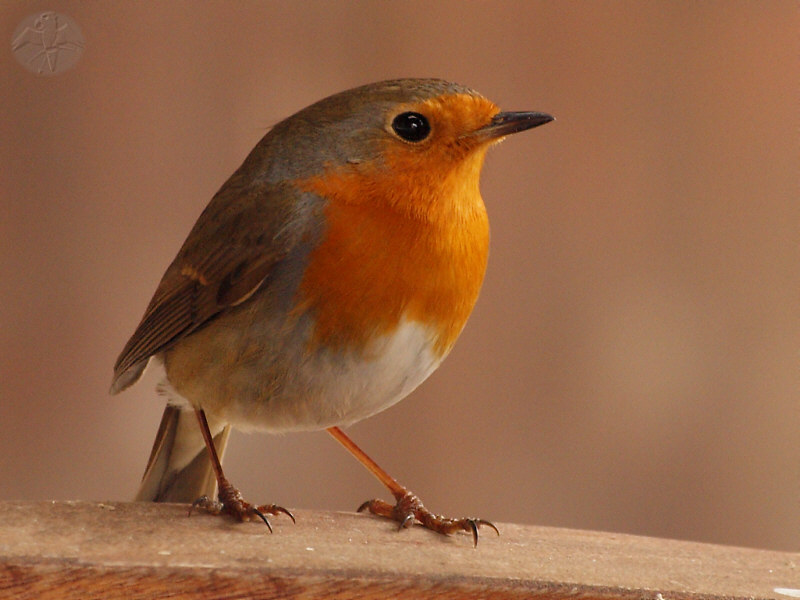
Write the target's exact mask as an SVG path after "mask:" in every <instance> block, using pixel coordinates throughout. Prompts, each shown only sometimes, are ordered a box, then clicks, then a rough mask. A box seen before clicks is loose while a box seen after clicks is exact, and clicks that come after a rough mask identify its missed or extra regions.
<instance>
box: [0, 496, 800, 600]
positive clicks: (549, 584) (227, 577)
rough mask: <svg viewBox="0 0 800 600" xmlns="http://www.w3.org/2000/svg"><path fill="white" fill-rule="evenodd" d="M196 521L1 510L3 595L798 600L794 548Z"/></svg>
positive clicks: (75, 508)
mask: <svg viewBox="0 0 800 600" xmlns="http://www.w3.org/2000/svg"><path fill="white" fill-rule="evenodd" d="M186 514H187V507H186V506H184V505H175V504H143V503H114V502H111V503H98V502H37V503H32V502H0V597H2V598H25V599H27V598H31V599H33V598H37V599H40V598H41V599H48V598H58V599H72V598H81V599H84V598H126V599H137V598H162V597H182V598H323V597H324V598H335V599H341V598H359V599H371V598H403V599H412V598H445V599H448V598H497V599H499V600H503V599H507V598H514V599H517V598H539V599H550V598H553V599H556V598H557V599H562V598H579V599H582V600H589V599H608V598H625V599H640V598H652V599H654V600H676V599H681V598H687V599H696V598H726V599H727V598H775V599H780V600H791V599H792V598H800V590H798V588H800V554H794V553H783V552H772V551H763V550H751V549H744V548H733V547H725V546H713V545H708V544H698V543H691V542H679V541H672V540H661V539H652V538H644V537H636V536H628V535H619V534H611V533H598V532H587V531H573V530H566V529H552V528H544V527H530V526H521V525H513V524H502V523H501V524H498V527H499V528H500V531H501V533H502V535H501V536H500V537H497V536H496V535H495V534H494V533H493V532H492V531H482V536H481V539H480V543H479V544H478V548H477V549H474V548H473V547H472V540H471V538H470V537H469V536H468V535H466V534H464V535H454V536H451V537H442V536H439V535H437V534H433V533H430V532H428V531H426V530H423V529H422V528H420V527H414V528H411V529H408V530H405V531H402V532H397V531H395V528H394V527H393V525H392V524H391V523H389V522H388V521H382V520H379V519H376V518H374V517H370V516H367V515H361V514H352V513H328V512H315V511H306V510H297V511H296V512H295V515H296V517H297V524H296V525H292V523H291V521H289V520H288V519H287V518H285V517H275V518H272V519H271V521H272V524H273V527H274V528H275V533H274V534H272V535H270V534H269V533H268V531H267V529H266V527H265V526H264V525H263V524H262V523H255V522H253V523H234V522H232V521H231V520H229V519H227V518H216V517H211V516H208V515H203V514H196V515H193V516H192V517H191V518H187V517H186ZM793 590H794V591H793ZM792 594H796V595H794V596H793V595H792Z"/></svg>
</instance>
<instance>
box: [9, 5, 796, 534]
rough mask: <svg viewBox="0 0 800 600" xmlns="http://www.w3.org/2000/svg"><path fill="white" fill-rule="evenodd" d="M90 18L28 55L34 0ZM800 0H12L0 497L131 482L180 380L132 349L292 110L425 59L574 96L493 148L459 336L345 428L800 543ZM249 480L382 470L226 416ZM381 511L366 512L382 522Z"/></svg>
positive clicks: (587, 502) (558, 99)
mask: <svg viewBox="0 0 800 600" xmlns="http://www.w3.org/2000/svg"><path fill="white" fill-rule="evenodd" d="M42 10H55V11H58V12H61V13H63V14H65V15H68V16H69V17H71V18H72V19H74V21H75V22H76V23H77V24H78V25H79V26H80V28H81V30H82V32H83V36H84V38H85V51H84V54H83V56H82V58H81V60H80V61H79V62H78V64H77V66H76V67H75V68H73V69H72V70H69V71H66V72H64V73H61V74H59V75H57V76H54V77H37V76H36V75H34V74H32V73H30V72H29V71H26V70H25V69H23V68H22V67H21V66H20V65H19V64H18V63H17V62H16V60H15V58H14V56H13V54H12V52H11V50H10V44H9V40H10V39H11V36H12V34H13V31H14V29H15V28H16V27H17V25H18V24H19V22H20V21H21V20H22V19H23V18H25V17H26V16H27V15H29V14H32V13H35V12H37V11H42ZM798 24H800V19H798V5H797V3H796V2H794V1H786V2H733V1H726V2H703V3H688V2H603V3H599V2H598V3H578V2H569V3H566V2H552V3H551V2H491V3H489V2H485V3H483V2H482V3H478V2H475V3H463V2H460V1H448V2H427V1H421V2H392V3H388V2H387V3H381V2H298V3H279V2H249V3H239V2H237V3H227V2H204V3H195V2H153V3H133V2H64V1H58V0H53V1H51V2H46V3H43V2H8V1H6V2H4V3H3V4H2V5H0V31H1V32H2V35H1V36H0V39H2V40H6V41H5V42H4V44H5V45H4V46H3V48H4V49H3V50H2V51H1V52H0V77H1V79H0V160H1V162H0V193H1V194H2V196H0V211H2V212H1V213H0V306H1V307H2V308H1V309H0V424H2V425H1V427H2V429H1V430H2V435H0V499H30V500H36V499H50V498H52V499H73V498H82V499H96V500H104V499H115V500H116V499H128V498H130V497H131V496H132V494H133V493H134V491H135V489H136V487H137V483H138V480H139V478H140V476H141V473H142V471H143V469H144V465H145V461H146V459H147V455H148V453H149V451H150V445H151V443H152V440H153V437H154V435H155V431H156V428H157V425H158V420H159V417H160V414H161V410H162V404H161V402H162V401H161V399H160V398H158V397H157V396H156V394H155V393H154V391H153V386H154V384H155V382H154V380H153V379H152V377H150V378H146V379H145V381H144V382H143V383H142V384H140V385H139V386H137V387H135V388H134V389H132V390H131V391H129V392H127V393H125V394H124V395H122V396H119V397H113V398H112V397H109V396H108V395H107V391H106V390H107V388H108V384H109V382H110V379H111V367H112V364H113V362H114V359H115V358H116V356H117V354H118V352H119V351H120V349H121V348H122V346H123V344H124V342H125V341H126V339H127V338H128V336H129V335H130V334H131V333H132V331H133V328H134V327H135V325H136V324H137V322H138V320H139V318H140V317H141V314H142V312H143V310H144V308H145V305H146V303H147V302H148V300H149V299H150V295H151V294H152V292H153V290H154V289H155V286H156V284H157V282H158V280H159V278H160V277H161V274H162V273H163V271H164V269H165V268H166V266H167V265H168V263H169V262H170V261H171V260H172V258H173V256H174V254H175V252H176V251H177V249H178V247H179V246H180V244H181V242H182V241H183V239H184V237H185V236H186V234H187V233H188V231H189V229H190V227H191V225H192V224H193V223H194V221H195V219H196V218H197V216H198V215H199V213H200V211H201V210H202V208H203V207H204V206H205V204H206V202H207V201H208V200H209V199H210V198H211V196H212V195H213V194H214V192H215V191H216V190H217V188H218V187H219V186H220V185H221V184H222V182H223V181H224V180H225V179H226V178H227V177H228V176H229V175H230V174H231V173H232V172H233V170H234V169H235V168H236V167H237V166H238V165H239V164H240V163H241V161H242V160H243V159H244V157H245V156H246V154H247V153H248V151H249V150H250V148H251V147H252V146H253V145H254V144H255V143H256V141H257V140H258V139H259V138H260V137H261V136H262V135H263V134H264V132H265V131H266V130H267V129H268V128H269V127H270V126H271V124H273V123H275V122H276V121H278V120H280V119H281V118H283V117H285V116H288V115H289V114H291V113H293V112H295V111H296V110H298V109H300V108H302V107H303V106H306V105H307V104H309V103H311V102H313V101H315V100H318V99H320V98H322V97H323V96H326V95H328V94H331V93H333V92H336V91H339V90H342V89H345V88H349V87H352V86H355V85H359V84H362V83H366V82H370V81H373V80H379V79H387V78H394V77H402V76H417V77H426V76H435V77H443V78H446V79H450V80H454V81H458V82H460V83H463V84H466V85H470V86H472V87H474V88H476V89H478V90H480V91H481V92H483V93H484V94H485V95H487V96H489V97H490V98H491V99H493V100H494V101H495V102H497V103H498V104H500V105H501V106H502V107H503V108H505V109H507V110H542V111H547V112H550V113H552V114H554V115H555V116H556V117H557V119H558V120H557V122H555V123H552V124H549V125H547V126H546V127H543V128H541V129H537V130H535V131H533V132H531V133H527V134H524V135H521V136H519V137H514V138H513V139H510V140H508V141H507V142H506V143H504V144H502V146H501V147H499V148H496V149H495V150H494V151H493V152H492V153H491V154H490V157H489V160H488V163H487V166H486V169H485V171H484V176H483V194H484V198H485V199H486V203H487V206H488V209H489V213H490V217H491V219H492V236H493V237H492V250H491V258H490V263H489V271H488V276H487V279H486V282H485V285H484V288H483V293H482V296H481V298H480V300H479V302H478V306H477V308H476V311H475V313H474V315H473V317H472V319H471V320H470V322H469V324H468V326H467V328H466V330H465V332H464V334H463V336H462V338H461V341H460V343H459V344H458V345H457V346H456V349H455V351H454V352H453V354H452V355H451V357H450V359H449V360H448V361H447V362H445V364H444V366H443V367H442V368H441V369H440V370H439V371H438V372H437V373H435V374H434V375H433V376H432V377H431V379H430V380H429V381H428V382H427V383H426V384H424V385H423V386H422V387H421V388H420V389H419V390H418V391H417V392H416V393H414V394H413V395H412V396H411V397H409V398H408V399H406V400H405V401H403V402H402V403H400V404H399V405H397V406H396V407H394V408H392V409H390V410H388V411H386V412H384V413H382V414H381V415H378V416H377V417H375V418H373V419H370V420H368V421H365V422H362V423H360V424H358V425H357V426H355V427H353V428H352V430H351V434H352V435H353V437H354V438H355V439H356V440H357V441H358V442H359V443H360V444H361V445H362V446H363V447H364V448H365V449H366V450H367V451H368V452H369V453H370V454H371V455H372V456H373V457H374V458H375V459H376V460H377V461H378V462H379V463H381V464H382V465H384V466H385V467H386V468H387V469H388V470H389V471H390V472H392V473H393V474H394V475H395V476H396V477H397V478H398V479H400V480H401V481H402V482H404V483H406V484H408V485H409V486H410V487H411V488H412V489H414V490H415V491H416V492H417V493H419V494H420V495H421V496H422V498H423V499H424V500H425V503H426V504H427V505H428V506H430V507H431V508H433V509H434V510H437V511H442V512H446V513H448V514H452V515H454V516H460V515H462V514H477V515H480V516H482V517H485V518H491V519H492V520H495V521H518V522H522V523H535V524H540V525H557V526H566V527H577V528H591V529H600V530H612V531H625V532H634V533H640V534H647V535H657V536H668V537H676V538H686V539H693V540H705V541H711V542H718V543H725V544H738V545H747V546H758V547H766V548H775V549H785V550H800V401H799V400H798V389H799V388H798V383H799V382H798V371H797V360H798V334H799V333H800V327H799V326H798V325H799V323H798V304H797V303H798V291H799V290H798V238H800V236H798V223H800V206H798V191H800V188H799V187H798V166H797V160H798V124H799V123H798V112H797V109H798V89H800V88H798V68H797V67H798V64H797V58H798V55H799V54H798V51H799V50H800V43H799V42H798V35H797V31H798ZM226 462H227V465H228V475H229V477H230V478H231V479H232V480H233V481H235V482H236V483H237V484H238V485H239V486H240V487H241V488H242V490H243V491H244V493H245V495H246V496H247V497H249V498H251V499H254V500H258V501H269V502H278V503H281V504H283V505H285V506H290V507H319V508H328V509H337V510H352V509H354V508H355V507H356V506H358V504H359V503H360V502H361V501H362V500H365V499H367V498H369V497H373V496H375V495H383V496H385V495H386V494H385V493H384V491H383V490H382V489H381V487H380V486H379V484H378V483H377V482H375V481H373V480H372V479H371V476H370V475H369V474H368V473H367V472H366V471H365V470H364V469H363V468H362V467H361V466H359V465H358V464H357V463H356V462H355V461H354V460H352V459H351V458H350V457H349V456H348V455H347V454H346V453H345V452H344V451H343V450H341V449H340V448H339V447H338V446H337V444H336V443H335V442H334V441H333V440H331V439H329V437H328V436H327V435H325V434H324V433H313V434H294V435H287V436H283V437H278V436H268V435H258V434H253V435H244V434H240V433H237V434H234V438H233V441H232V447H231V449H230V452H229V454H228V457H227V461H226ZM376 526H377V525H376Z"/></svg>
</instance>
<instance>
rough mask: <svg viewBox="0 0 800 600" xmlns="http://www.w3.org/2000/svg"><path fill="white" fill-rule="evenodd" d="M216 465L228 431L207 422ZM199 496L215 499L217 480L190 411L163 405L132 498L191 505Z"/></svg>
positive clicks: (198, 428) (225, 425) (219, 423)
mask: <svg viewBox="0 0 800 600" xmlns="http://www.w3.org/2000/svg"><path fill="white" fill-rule="evenodd" d="M208 425H209V428H210V429H211V435H212V436H214V445H215V446H216V448H217V454H219V459H220V461H221V460H222V457H223V454H224V453H225V446H227V444H228V437H229V436H230V432H231V428H230V426H229V425H227V424H226V423H221V422H217V421H215V420H213V419H209V423H208ZM200 496H208V497H209V498H212V499H216V497H217V480H216V477H215V475H214V470H213V469H212V468H211V461H210V460H209V458H208V451H207V450H206V445H205V442H204V441H203V436H202V435H201V434H200V427H199V425H198V423H197V417H196V416H195V413H194V409H193V408H191V407H189V406H173V405H167V408H166V409H164V415H163V416H162V417H161V425H160V426H159V428H158V433H157V434H156V441H155V442H154V443H153V450H152V451H151V452H150V460H148V461H147V469H146V470H145V472H144V477H142V484H141V486H140V487H139V492H138V493H137V494H136V500H137V501H143V502H194V501H195V500H197V499H198V498H199V497H200Z"/></svg>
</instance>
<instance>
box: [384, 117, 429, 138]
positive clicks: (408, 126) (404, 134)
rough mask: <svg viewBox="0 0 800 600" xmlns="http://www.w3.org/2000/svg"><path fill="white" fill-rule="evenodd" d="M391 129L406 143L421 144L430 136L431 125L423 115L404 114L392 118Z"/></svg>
mask: <svg viewBox="0 0 800 600" xmlns="http://www.w3.org/2000/svg"><path fill="white" fill-rule="evenodd" d="M392 129H393V130H394V132H395V133H396V134H397V135H399V136H400V137H401V138H403V139H404V140H405V141H407V142H421V141H422V140H424V139H425V138H426V137H428V135H429V134H430V132H431V125H430V123H428V119H427V118H425V116H424V115H421V114H419V113H417V112H404V113H400V114H399V115H397V116H396V117H395V118H394V120H393V121H392Z"/></svg>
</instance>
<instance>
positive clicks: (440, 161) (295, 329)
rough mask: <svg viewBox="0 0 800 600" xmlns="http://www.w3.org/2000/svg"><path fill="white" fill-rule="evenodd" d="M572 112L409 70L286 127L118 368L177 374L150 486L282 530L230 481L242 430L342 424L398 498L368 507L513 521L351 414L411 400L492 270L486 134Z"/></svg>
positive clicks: (266, 142) (426, 518)
mask: <svg viewBox="0 0 800 600" xmlns="http://www.w3.org/2000/svg"><path fill="white" fill-rule="evenodd" d="M552 120H553V117H551V116H550V115H547V114H543V113H539V112H500V110H499V109H498V107H497V106H496V105H495V104H493V103H492V102H490V101H489V100H487V99H486V98H484V97H483V96H481V95H480V94H478V93H477V92H475V91H473V90H471V89H468V88H466V87H462V86H460V85H456V84H453V83H448V82H446V81H442V80H437V79H400V80H395V81H384V82H379V83H374V84H370V85H365V86H362V87H358V88H355V89H352V90H348V91H345V92H341V93H339V94H335V95H333V96H330V97H328V98H325V99H324V100H321V101H319V102H317V103H316V104H313V105H311V106H309V107H308V108H305V109H303V110H301V111H300V112H298V113H297V114H295V115H294V116H292V117H289V118H288V119H286V120H284V121H282V122H280V123H278V124H277V125H275V127H273V128H272V130H271V131H269V132H268V133H267V134H266V135H265V136H264V137H263V138H262V139H261V141H260V142H259V143H258V144H257V145H256V147H255V148H254V149H253V150H252V151H251V152H250V154H249V156H248V157H247V158H246V159H245V161H244V163H243V164H242V166H241V167H239V169H238V170H237V171H236V172H235V173H234V174H233V175H232V176H231V177H230V179H228V180H227V181H226V182H225V184H224V185H223V186H222V187H221V188H220V190H219V191H218V192H217V193H216V195H215V196H214V197H213V198H212V200H211V202H210V203H209V205H208V206H207V207H206V209H205V210H204V211H203V213H202V214H201V215H200V218H199V219H198V220H197V223H195V225H194V227H193V228H192V230H191V232H190V233H189V236H188V237H187V239H186V241H185V242H184V244H183V246H182V247H181V249H180V251H179V252H178V255H177V256H176V257H175V260H174V261H173V262H172V264H171V265H170V266H169V268H168V269H167V271H166V273H165V274H164V276H163V278H162V279H161V283H159V285H158V288H157V289H156V292H155V294H154V295H153V299H152V300H151V301H150V304H149V306H148V307H147V310H146V311H145V314H144V317H143V318H142V320H141V323H139V326H138V327H137V328H136V330H135V332H134V333H133V336H132V337H131V338H130V340H129V341H128V343H127V344H126V345H125V347H124V349H123V350H122V353H121V354H120V356H119V358H118V359H117V362H116V364H115V365H114V378H113V382H112V385H111V393H112V394H116V393H118V392H120V391H122V390H124V389H125V388H127V387H128V386H130V385H132V384H133V383H135V382H136V381H137V380H138V379H139V378H140V377H141V375H142V372H143V371H144V369H145V367H146V366H147V365H148V363H149V362H150V361H153V362H155V363H157V364H159V365H161V366H163V369H164V373H165V377H164V379H163V381H162V383H160V384H159V391H160V393H162V394H163V395H165V396H166V398H167V407H166V409H165V411H164V415H163V417H162V420H161V425H160V427H159V430H158V434H157V436H156V440H155V444H154V445H153V450H152V453H151V455H150V460H149V461H148V464H147V469H146V471H145V474H144V478H143V480H142V484H141V488H140V490H139V493H138V495H137V500H144V501H154V502H193V503H194V504H193V506H200V507H202V508H204V509H206V510H208V511H209V512H211V513H214V514H220V513H227V514H230V515H232V516H234V517H235V518H237V519H239V520H251V519H253V518H256V519H262V520H263V521H264V522H265V523H266V524H267V526H268V527H269V529H270V531H271V530H272V527H271V526H270V523H269V520H268V519H267V516H266V515H268V514H270V515H278V514H280V513H284V514H286V515H288V516H289V517H291V518H292V520H294V517H293V516H292V515H291V513H290V512H289V511H288V510H286V509H285V508H283V507H280V506H276V505H273V504H270V505H262V506H254V505H252V504H250V503H249V502H247V501H245V500H244V499H243V497H242V495H241V494H240V493H239V491H238V490H237V489H236V488H235V487H234V486H233V485H231V483H230V482H229V481H228V480H227V479H226V478H225V475H224V474H223V471H222V466H221V457H222V455H223V452H224V450H225V446H226V443H227V440H228V436H229V433H230V430H231V427H236V428H239V429H245V430H263V431H270V432H286V431H306V430H319V429H326V430H327V431H328V432H329V433H330V434H331V435H332V436H333V437H334V438H335V439H336V440H337V441H339V442H340V443H342V444H343V445H344V447H345V448H346V449H347V450H349V451H350V452H351V453H352V454H353V455H354V456H355V457H356V458H357V459H358V460H359V461H360V462H361V463H363V464H364V466H365V467H366V468H367V469H369V470H370V471H371V472H372V473H373V474H374V475H375V476H376V477H377V478H378V479H379V480H380V481H381V482H382V483H384V484H385V485H386V487H387V488H388V489H389V491H390V492H391V493H392V495H393V496H394V499H395V503H394V504H389V503H387V502H384V501H382V500H370V501H368V502H365V503H364V504H363V505H361V507H360V508H359V511H362V510H368V511H369V512H370V513H373V514H375V515H379V516H382V517H387V518H389V519H393V520H395V521H397V522H399V523H400V527H401V528H402V527H407V526H410V525H411V524H413V523H420V524H422V525H423V526H425V527H427V528H428V529H431V530H433V531H436V532H439V533H443V534H449V533H454V532H456V531H460V530H463V531H466V532H468V533H471V534H472V536H473V541H474V543H475V544H477V541H478V528H479V527H480V526H482V525H485V526H487V527H491V528H493V529H494V530H495V531H497V528H496V527H494V525H492V524H491V523H490V522H488V521H485V520H483V519H475V518H464V519H450V518H446V517H443V516H439V515H435V514H433V513H431V512H430V511H429V510H428V509H426V508H425V507H424V506H423V504H422V502H421V501H420V500H419V498H418V497H417V496H416V495H414V494H413V493H412V492H410V491H409V490H408V489H407V488H405V487H403V486H402V485H400V484H399V483H398V482H397V481H395V480H394V479H393V478H392V477H390V476H389V474H388V473H386V472H385V471H384V470H383V469H381V468H380V467H379V466H378V465H377V464H376V463H375V462H374V461H372V460H371V459H370V458H369V457H368V456H367V455H366V454H365V453H364V452H363V451H362V450H361V449H360V448H359V447H358V446H356V445H355V443H353V441H352V440H350V438H348V437H347V436H346V435H345V433H344V432H343V431H342V430H341V429H340V427H343V426H347V425H350V424H351V423H354V422H356V421H359V420H361V419H364V418H366V417H369V416H371V415H373V414H375V413H377V412H379V411H381V410H383V409H385V408H388V407H389V406H392V405H393V404H394V403H396V402H397V401H399V400H400V399H402V398H403V397H405V396H406V395H408V394H409V393H410V392H411V391H412V390H413V389H414V388H416V387H417V386H418V385H419V384H420V383H422V381H424V380H425V378H427V377H428V375H430V374H431V373H432V372H433V371H434V370H435V369H436V368H437V367H438V366H439V365H440V364H441V362H442V360H443V359H444V358H445V356H447V354H448V353H449V352H450V350H451V349H452V347H453V344H454V343H455V341H456V338H458V335H459V333H460V332H461V330H462V328H463V327H464V324H465V323H466V321H467V318H468V317H469V314H470V312H471V311H472V307H473V305H474V304H475V301H476V299H477V297H478V292H479V291H480V288H481V283H482V281H483V276H484V271H485V269H486V259H487V255H488V249H489V222H488V219H487V216H486V209H485V207H484V204H483V200H482V199H481V195H480V191H479V187H478V182H479V177H480V171H481V167H482V165H483V160H484V156H485V154H486V151H487V149H488V148H489V146H491V145H492V144H494V143H496V142H498V141H499V140H501V139H503V138H504V137H506V136H508V135H510V134H512V133H517V132H520V131H524V130H526V129H531V128H533V127H537V126H539V125H542V124H544V123H547V122H549V121H552ZM217 489H218V500H212V499H211V498H213V497H214V492H215V490H217Z"/></svg>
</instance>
